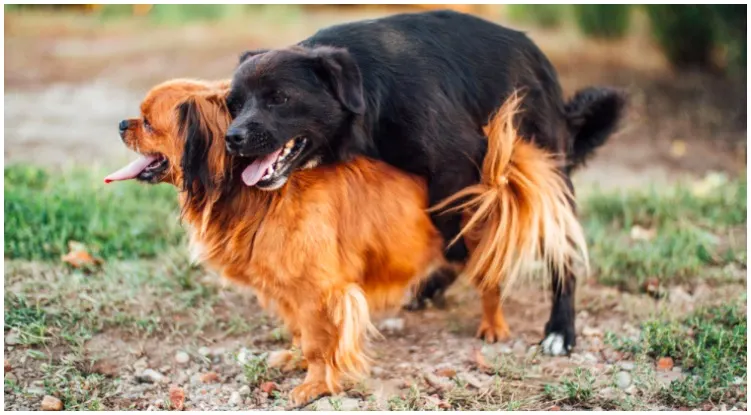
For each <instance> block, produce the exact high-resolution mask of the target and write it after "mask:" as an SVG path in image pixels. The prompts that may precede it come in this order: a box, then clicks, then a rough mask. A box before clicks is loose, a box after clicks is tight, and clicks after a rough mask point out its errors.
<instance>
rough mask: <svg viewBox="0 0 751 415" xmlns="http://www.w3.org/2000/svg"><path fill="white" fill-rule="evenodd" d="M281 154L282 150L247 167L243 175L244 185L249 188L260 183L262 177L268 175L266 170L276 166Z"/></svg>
mask: <svg viewBox="0 0 751 415" xmlns="http://www.w3.org/2000/svg"><path fill="white" fill-rule="evenodd" d="M281 152H282V149H281V148H280V149H279V150H277V151H275V152H273V153H271V154H269V155H268V156H264V157H263V158H260V159H258V160H256V161H254V162H253V163H251V164H250V165H249V166H248V167H246V168H245V170H243V173H242V178H243V183H245V184H246V185H247V186H254V185H255V184H256V183H258V181H259V180H261V177H263V175H264V174H266V170H268V169H269V167H271V165H272V164H274V162H275V161H276V158H277V157H279V154H280V153H281Z"/></svg>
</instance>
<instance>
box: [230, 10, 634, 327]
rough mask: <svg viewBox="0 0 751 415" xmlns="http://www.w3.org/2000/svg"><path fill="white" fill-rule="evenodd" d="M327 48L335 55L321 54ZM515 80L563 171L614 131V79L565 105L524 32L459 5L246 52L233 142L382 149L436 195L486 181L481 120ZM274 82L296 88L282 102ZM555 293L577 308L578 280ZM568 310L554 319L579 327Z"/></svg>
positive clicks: (263, 148) (531, 126) (327, 155)
mask: <svg viewBox="0 0 751 415" xmlns="http://www.w3.org/2000/svg"><path fill="white" fill-rule="evenodd" d="M332 51H336V52H332ZM324 52H325V53H324ZM322 55H329V56H331V55H333V56H334V57H333V59H332V60H329V61H327V59H324V60H323V65H322V61H321V59H320V57H321V56H322ZM332 61H333V64H332ZM358 76H359V78H360V79H361V89H360V90H357V88H356V85H357V83H358V82H357V78H358ZM515 90H521V91H522V92H523V93H524V95H523V97H524V98H523V101H522V109H523V112H522V115H521V116H520V117H519V121H518V122H519V131H520V133H521V135H522V136H524V137H526V138H527V139H529V140H531V141H534V142H535V143H537V144H538V145H539V146H540V147H542V148H544V149H546V150H548V151H550V152H551V153H554V154H559V155H568V156H569V157H571V161H570V162H569V163H568V164H566V165H565V167H562V174H564V175H568V172H569V170H570V169H571V168H573V167H574V166H575V164H577V163H579V162H581V161H583V160H584V158H585V157H586V156H587V155H588V154H590V153H591V151H592V150H593V149H594V148H595V147H597V146H598V145H600V144H602V143H603V142H604V140H605V138H607V135H608V134H609V133H610V130H611V129H612V127H613V125H614V124H615V121H616V120H617V118H618V117H619V115H620V110H621V107H622V105H620V104H619V102H620V101H619V98H616V97H617V95H615V94H614V93H612V92H608V91H607V90H596V91H601V92H600V93H593V92H592V91H590V90H587V91H583V92H582V93H580V95H578V96H577V97H576V98H574V100H573V101H572V102H571V103H570V104H569V105H568V106H566V105H565V103H564V100H563V96H562V92H561V88H560V85H559V83H558V78H557V75H556V72H555V69H554V68H553V66H552V65H551V63H550V62H549V61H548V60H547V58H546V57H545V56H544V55H543V54H542V52H541V51H540V50H539V49H538V48H537V46H535V44H534V43H533V42H532V41H531V40H530V39H529V38H528V37H527V36H525V35H524V34H523V33H521V32H518V31H515V30H511V29H508V28H504V27H501V26H498V25H496V24H493V23H490V22H488V21H485V20H482V19H480V18H477V17H473V16H470V15H465V14H461V13H456V12H451V11H437V12H427V13H417V14H400V15H394V16H390V17H386V18H383V19H376V20H368V21H362V22H355V23H348V24H343V25H338V26H333V27H330V28H327V29H323V30H321V31H319V32H318V33H316V34H314V35H313V36H312V37H310V38H308V39H306V40H304V41H302V42H300V43H299V44H298V45H297V46H293V47H291V48H288V49H283V50H274V51H268V52H265V53H263V54H260V55H258V54H256V55H254V56H252V57H250V58H248V59H246V60H245V61H244V62H242V63H241V64H240V65H239V67H238V68H237V70H236V71H235V74H234V77H233V81H232V87H231V92H230V98H229V103H230V104H229V105H230V110H231V113H232V115H233V117H236V118H235V119H234V121H233V123H232V126H231V128H230V130H232V131H233V134H242V136H238V135H235V137H234V138H235V139H237V148H235V149H234V153H235V154H244V155H252V156H263V155H265V154H269V153H271V152H273V151H274V150H276V149H278V148H280V147H281V146H282V145H283V144H284V143H285V142H286V141H287V140H289V139H290V138H292V137H296V136H299V135H309V136H313V137H315V139H314V140H311V141H312V144H310V146H309V149H307V152H306V154H305V157H304V158H301V159H300V160H298V166H300V165H304V163H305V162H306V160H309V159H312V158H314V157H317V158H318V159H320V160H323V161H324V162H336V161H340V160H346V159H348V158H349V157H350V156H351V155H352V154H364V155H367V156H371V157H376V158H379V159H382V160H385V161H386V162H388V163H390V164H392V165H394V166H396V167H398V168H400V169H402V170H404V171H407V172H410V173H414V174H417V175H420V176H422V177H424V178H426V179H427V183H428V189H429V198H430V203H431V204H434V203H436V202H438V201H440V200H443V199H444V198H446V197H448V196H450V195H452V194H454V193H456V192H457V191H459V190H461V189H463V188H465V187H467V186H469V185H471V184H474V183H477V182H478V181H479V178H480V177H479V174H480V173H479V166H481V165H482V161H483V158H484V156H485V152H486V144H485V140H484V138H483V136H482V127H483V126H484V125H485V124H486V123H487V122H488V120H489V117H490V116H491V115H492V114H493V113H494V112H495V111H496V110H497V109H498V108H499V107H500V105H501V104H502V103H503V102H504V101H505V100H506V99H507V98H508V97H509V96H510V95H511V93H512V92H514V91H515ZM270 91H282V93H284V94H287V95H288V96H291V97H294V98H292V99H290V102H289V103H286V104H285V105H283V106H276V105H274V99H273V95H272V94H271V93H270ZM359 96H362V97H363V99H364V108H363V107H362V106H360V105H359V103H358V97H359ZM361 109H362V110H361ZM228 138H229V137H228ZM231 152H232V150H231ZM295 167H297V166H295ZM433 220H434V222H435V224H436V226H437V227H438V229H439V230H440V231H441V233H442V235H443V236H444V238H445V240H446V241H450V240H452V239H453V238H454V236H455V235H457V233H458V232H459V229H460V225H461V222H460V220H461V217H460V215H458V214H453V215H434V216H433ZM446 256H447V258H448V259H449V260H450V261H464V260H466V258H467V249H466V246H465V245H464V243H463V242H462V241H461V240H460V241H459V242H458V243H456V244H454V245H452V246H451V247H449V248H448V249H447V251H446ZM451 281H453V278H446V275H443V274H441V275H436V278H434V279H433V280H431V281H430V282H429V283H428V284H426V285H425V287H426V289H427V290H428V291H430V292H435V293H442V292H443V291H445V288H446V287H447V286H448V284H450V283H451ZM572 289H573V288H572ZM424 294H425V293H423V294H421V299H424V297H425V295H424ZM554 298H555V301H557V302H558V301H564V302H571V303H570V304H556V305H554V309H555V310H562V309H567V310H569V309H570V310H573V302H572V301H573V300H572V299H573V292H571V293H567V295H565V296H564V295H556V296H555V297H554ZM569 314H570V313H568V312H566V313H564V314H563V315H562V316H561V318H562V319H563V320H562V323H560V324H562V325H563V326H565V327H564V328H559V327H558V326H560V324H558V323H556V325H555V328H556V330H562V331H570V329H571V328H573V320H572V317H570V316H569ZM571 341H572V342H573V339H572V340H571Z"/></svg>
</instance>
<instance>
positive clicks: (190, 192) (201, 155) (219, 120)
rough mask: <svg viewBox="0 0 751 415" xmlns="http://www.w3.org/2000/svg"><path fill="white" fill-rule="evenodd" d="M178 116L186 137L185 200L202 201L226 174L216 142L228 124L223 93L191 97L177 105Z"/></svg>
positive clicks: (222, 149)
mask: <svg viewBox="0 0 751 415" xmlns="http://www.w3.org/2000/svg"><path fill="white" fill-rule="evenodd" d="M177 116H178V122H179V125H180V130H179V134H180V136H181V137H184V140H185V143H184V146H183V155H182V161H181V164H180V167H181V169H182V173H183V185H182V187H183V190H184V191H185V192H187V196H188V200H194V201H198V202H199V203H205V202H207V201H208V196H209V195H211V194H212V193H213V192H214V190H216V189H217V188H218V187H219V186H221V184H222V181H223V179H224V177H225V175H226V174H225V173H226V171H225V167H226V165H227V163H226V162H225V159H226V157H225V154H224V146H223V144H222V143H221V142H217V139H218V138H219V137H223V135H224V131H226V130H227V125H229V114H228V112H227V111H226V104H225V103H224V93H219V94H212V95H207V96H195V97H191V98H190V99H188V100H186V101H185V102H183V103H181V104H180V105H178V107H177Z"/></svg>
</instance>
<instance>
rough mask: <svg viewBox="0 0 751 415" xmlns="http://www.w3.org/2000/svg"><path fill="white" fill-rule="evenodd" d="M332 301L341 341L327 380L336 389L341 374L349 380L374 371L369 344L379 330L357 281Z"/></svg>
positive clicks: (338, 343) (327, 374) (331, 308)
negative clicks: (371, 369)
mask: <svg viewBox="0 0 751 415" xmlns="http://www.w3.org/2000/svg"><path fill="white" fill-rule="evenodd" d="M329 302H330V307H329V310H331V318H332V321H333V323H334V325H335V326H336V327H337V328H338V329H339V340H338V342H337V345H336V350H335V351H334V353H333V356H332V361H331V362H330V363H331V364H330V365H327V367H328V368H329V369H330V370H329V371H328V372H327V373H326V383H327V386H328V387H329V389H330V390H336V389H337V388H338V386H339V377H340V375H341V376H344V377H345V378H347V379H349V380H359V379H361V378H363V377H365V376H367V374H368V372H369V371H370V358H369V356H368V354H367V343H368V340H369V338H370V337H371V336H372V335H376V334H378V331H377V330H376V328H375V327H374V326H373V324H372V323H371V321H370V310H369V309H368V301H367V299H366V298H365V293H364V292H363V291H362V289H361V288H360V286H358V285H357V284H350V285H349V286H347V288H346V289H345V291H344V292H343V293H338V294H336V295H333V296H332V297H331V298H330V299H329ZM332 370H333V371H336V373H332V372H331V371H332Z"/></svg>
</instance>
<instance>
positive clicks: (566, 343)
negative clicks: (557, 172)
mask: <svg viewBox="0 0 751 415" xmlns="http://www.w3.org/2000/svg"><path fill="white" fill-rule="evenodd" d="M565 179H566V180H565V181H566V185H567V186H568V188H569V190H570V191H571V193H570V197H569V203H570V207H571V209H572V210H573V212H574V215H576V201H575V200H574V185H573V183H572V182H571V179H570V178H569V177H568V175H565ZM550 288H551V290H552V294H553V306H552V308H551V309H550V319H549V320H548V322H547V323H546V324H545V338H544V339H543V340H542V342H541V345H542V351H543V353H545V354H548V355H552V356H561V355H567V354H569V353H570V352H571V350H572V349H573V348H574V346H576V327H575V325H574V323H575V321H576V306H575V303H574V300H575V295H576V275H575V274H574V273H573V272H572V270H571V267H570V266H567V267H566V268H565V270H564V272H563V273H561V272H560V271H559V270H558V269H556V268H555V267H552V270H551V287H550Z"/></svg>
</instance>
